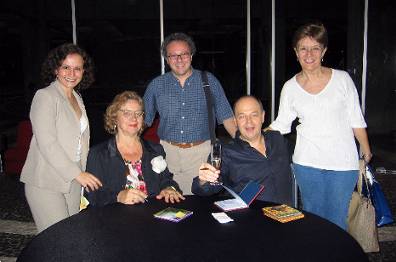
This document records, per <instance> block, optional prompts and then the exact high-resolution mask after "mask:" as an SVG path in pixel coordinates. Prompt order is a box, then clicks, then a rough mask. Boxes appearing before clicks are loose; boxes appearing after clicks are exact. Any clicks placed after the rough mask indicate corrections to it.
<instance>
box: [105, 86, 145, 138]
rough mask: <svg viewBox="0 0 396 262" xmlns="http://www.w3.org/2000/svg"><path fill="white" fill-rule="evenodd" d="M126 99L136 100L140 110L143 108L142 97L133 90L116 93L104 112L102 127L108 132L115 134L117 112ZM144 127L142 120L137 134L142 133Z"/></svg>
mask: <svg viewBox="0 0 396 262" xmlns="http://www.w3.org/2000/svg"><path fill="white" fill-rule="evenodd" d="M128 100H135V101H137V102H138V104H139V105H140V106H141V107H142V110H144V102H143V99H142V97H141V96H139V95H138V94H137V93H136V92H135V91H124V92H122V93H120V94H118V95H116V96H115V97H114V99H113V101H112V102H111V104H110V105H109V106H108V107H107V108H106V113H105V114H104V128H105V130H106V131H107V132H108V133H109V134H111V135H115V134H117V112H118V111H119V110H120V109H121V107H122V106H123V105H124V104H125V103H126V102H128ZM143 117H144V115H143ZM143 119H144V118H143ZM144 128H145V124H144V121H143V125H142V128H141V129H140V130H139V133H138V135H139V136H140V135H141V134H142V133H143V130H144Z"/></svg>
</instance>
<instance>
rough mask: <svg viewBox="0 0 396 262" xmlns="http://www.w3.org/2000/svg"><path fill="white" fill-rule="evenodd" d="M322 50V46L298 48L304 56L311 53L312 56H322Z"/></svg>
mask: <svg viewBox="0 0 396 262" xmlns="http://www.w3.org/2000/svg"><path fill="white" fill-rule="evenodd" d="M322 50H323V48H322V47H320V46H313V47H308V46H300V47H298V48H297V52H298V53H300V54H303V55H305V54H308V52H311V53H312V54H320V53H321V52H322Z"/></svg>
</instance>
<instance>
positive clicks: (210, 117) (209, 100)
mask: <svg viewBox="0 0 396 262" xmlns="http://www.w3.org/2000/svg"><path fill="white" fill-rule="evenodd" d="M201 80H202V87H203V90H204V91H205V97H206V107H207V109H208V121H209V134H210V143H211V144H212V145H213V144H214V143H215V142H216V134H215V127H214V123H215V119H214V116H213V110H212V106H213V100H212V95H211V94H210V85H209V81H208V74H207V73H206V71H201Z"/></svg>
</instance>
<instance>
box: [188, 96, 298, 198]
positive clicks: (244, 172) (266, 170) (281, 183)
mask: <svg viewBox="0 0 396 262" xmlns="http://www.w3.org/2000/svg"><path fill="white" fill-rule="evenodd" d="M234 114H235V122H236V125H237V126H238V132H237V134H236V136H235V138H234V139H233V140H232V142H231V143H229V144H225V145H223V150H222V162H221V168H220V170H216V169H215V168H214V167H213V166H212V165H210V164H208V163H203V164H201V166H200V170H199V176H198V177H195V178H194V180H193V183H192V187H191V189H192V192H193V193H194V194H197V195H201V196H207V195H212V194H215V193H218V192H220V191H221V190H222V189H223V188H222V186H221V185H213V184H211V182H215V181H217V179H218V178H219V176H220V177H221V181H222V182H223V183H224V185H226V186H227V187H230V188H231V189H232V190H234V191H235V192H237V193H239V192H240V191H242V189H243V188H244V187H245V185H246V184H247V183H248V182H249V181H255V182H257V183H259V184H262V185H264V190H263V191H262V192H261V193H260V195H259V196H258V197H257V199H259V200H264V201H270V202H276V203H284V204H289V205H291V204H292V175H291V169H290V161H291V159H290V154H289V151H288V146H287V141H286V139H285V138H284V137H283V136H282V135H281V134H280V133H279V132H278V131H266V132H262V124H263V123H264V114H265V112H264V110H263V105H262V104H261V102H260V101H259V100H258V99H257V98H255V97H253V96H244V97H241V98H240V99H238V101H237V102H236V103H235V105H234Z"/></svg>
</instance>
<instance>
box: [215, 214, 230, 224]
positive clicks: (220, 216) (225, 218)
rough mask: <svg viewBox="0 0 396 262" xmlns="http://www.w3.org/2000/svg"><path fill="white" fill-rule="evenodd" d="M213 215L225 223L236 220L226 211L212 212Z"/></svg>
mask: <svg viewBox="0 0 396 262" xmlns="http://www.w3.org/2000/svg"><path fill="white" fill-rule="evenodd" d="M212 216H213V217H214V218H215V219H216V220H217V221H219V222H220V223H221V224H225V223H228V222H232V221H234V219H232V218H231V217H229V216H228V215H227V214H226V213H224V212H218V213H212Z"/></svg>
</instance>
